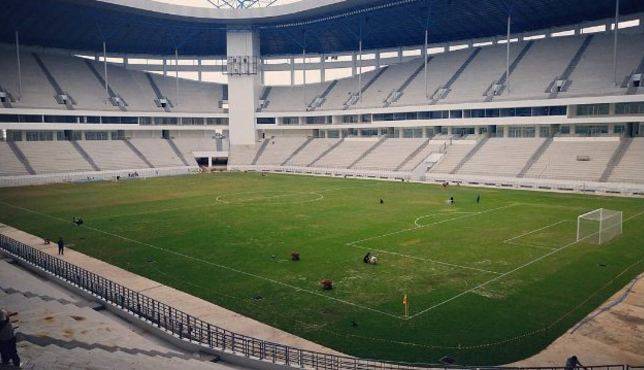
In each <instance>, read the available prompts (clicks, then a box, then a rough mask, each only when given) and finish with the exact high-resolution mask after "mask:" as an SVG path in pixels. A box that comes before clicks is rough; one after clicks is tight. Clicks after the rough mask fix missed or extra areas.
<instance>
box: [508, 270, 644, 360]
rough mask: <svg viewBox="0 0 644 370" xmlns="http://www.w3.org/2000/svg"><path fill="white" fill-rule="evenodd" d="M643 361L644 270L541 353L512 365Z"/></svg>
mask: <svg viewBox="0 0 644 370" xmlns="http://www.w3.org/2000/svg"><path fill="white" fill-rule="evenodd" d="M572 355H577V357H579V360H580V361H581V363H582V364H584V365H592V364H629V365H633V366H641V365H643V364H644V273H643V274H640V275H639V276H638V277H637V278H636V279H634V280H633V281H631V282H630V283H629V284H628V285H627V286H626V287H624V288H623V289H622V290H620V291H619V292H617V293H615V295H613V296H612V297H611V298H610V299H609V300H608V301H606V302H605V303H604V304H602V305H601V307H599V308H598V309H596V310H595V311H593V312H592V313H591V314H590V315H588V316H587V317H586V318H584V319H583V320H582V321H580V322H579V323H577V325H575V326H574V327H572V328H571V329H570V330H568V332H566V334H564V335H562V336H561V337H559V338H558V339H557V340H556V341H554V342H553V343H552V344H550V345H549V346H548V347H547V348H546V349H544V350H543V351H541V352H540V353H538V354H536V355H534V356H532V357H530V358H528V359H525V360H523V361H519V362H517V363H514V364H512V365H511V366H563V365H564V363H565V362H566V358H568V357H570V356H572Z"/></svg>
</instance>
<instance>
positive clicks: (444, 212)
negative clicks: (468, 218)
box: [414, 210, 476, 226]
mask: <svg viewBox="0 0 644 370" xmlns="http://www.w3.org/2000/svg"><path fill="white" fill-rule="evenodd" d="M450 213H455V214H456V213H458V214H472V213H476V212H475V211H446V210H443V211H436V212H434V213H430V214H427V215H424V216H420V217H418V218H417V219H415V220H414V225H416V226H423V225H422V224H420V223H418V221H420V220H422V219H424V218H427V217H430V216H438V215H440V214H446V215H449V214H450Z"/></svg>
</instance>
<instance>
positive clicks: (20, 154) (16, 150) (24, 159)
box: [7, 141, 36, 175]
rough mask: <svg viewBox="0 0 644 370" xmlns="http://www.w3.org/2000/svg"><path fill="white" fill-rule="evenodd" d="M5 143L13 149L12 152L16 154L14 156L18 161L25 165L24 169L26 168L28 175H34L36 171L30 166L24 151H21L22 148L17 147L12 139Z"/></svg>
mask: <svg viewBox="0 0 644 370" xmlns="http://www.w3.org/2000/svg"><path fill="white" fill-rule="evenodd" d="M7 145H9V148H11V151H13V154H14V155H15V156H16V158H18V160H19V161H20V163H22V165H23V166H25V170H27V172H29V174H30V175H35V174H36V171H35V170H34V168H33V167H31V163H29V160H28V159H27V157H26V156H25V153H23V152H22V150H20V148H18V145H16V143H15V142H13V141H7Z"/></svg>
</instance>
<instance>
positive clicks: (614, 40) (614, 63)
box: [613, 0, 619, 86]
mask: <svg viewBox="0 0 644 370" xmlns="http://www.w3.org/2000/svg"><path fill="white" fill-rule="evenodd" d="M614 27H615V29H614V30H613V34H614V38H613V78H614V80H615V86H617V85H618V81H617V34H618V33H619V0H615V26H614Z"/></svg>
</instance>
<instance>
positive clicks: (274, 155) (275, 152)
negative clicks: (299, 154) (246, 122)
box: [256, 136, 307, 165]
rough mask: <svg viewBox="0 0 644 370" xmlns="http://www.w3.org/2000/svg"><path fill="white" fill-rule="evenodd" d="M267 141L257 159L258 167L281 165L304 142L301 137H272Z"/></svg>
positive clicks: (304, 139) (303, 138) (305, 139)
mask: <svg viewBox="0 0 644 370" xmlns="http://www.w3.org/2000/svg"><path fill="white" fill-rule="evenodd" d="M266 140H268V144H267V145H266V146H265V148H264V151H263V152H262V153H261V155H260V156H259V158H257V161H256V164H258V165H281V164H282V163H284V161H286V160H287V159H288V158H289V156H291V155H292V154H293V152H295V151H296V150H297V149H298V148H299V147H301V146H302V145H303V144H304V143H305V142H306V141H307V138H306V137H302V136H293V137H291V136H284V137H273V138H270V139H266Z"/></svg>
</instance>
